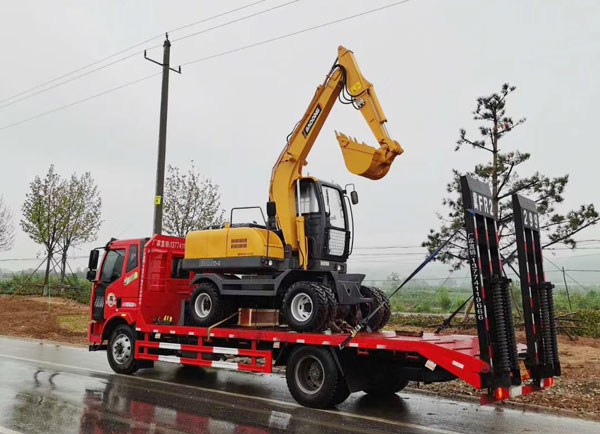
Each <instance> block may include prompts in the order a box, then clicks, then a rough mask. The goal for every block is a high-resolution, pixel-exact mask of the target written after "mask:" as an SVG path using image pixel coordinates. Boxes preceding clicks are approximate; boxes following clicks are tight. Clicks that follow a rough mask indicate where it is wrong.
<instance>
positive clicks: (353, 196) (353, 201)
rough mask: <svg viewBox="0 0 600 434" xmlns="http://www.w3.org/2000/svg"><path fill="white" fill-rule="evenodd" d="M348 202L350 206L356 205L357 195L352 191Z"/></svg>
mask: <svg viewBox="0 0 600 434" xmlns="http://www.w3.org/2000/svg"><path fill="white" fill-rule="evenodd" d="M350 201H351V202H352V205H356V204H357V203H358V193H357V192H356V190H352V191H351V192H350Z"/></svg>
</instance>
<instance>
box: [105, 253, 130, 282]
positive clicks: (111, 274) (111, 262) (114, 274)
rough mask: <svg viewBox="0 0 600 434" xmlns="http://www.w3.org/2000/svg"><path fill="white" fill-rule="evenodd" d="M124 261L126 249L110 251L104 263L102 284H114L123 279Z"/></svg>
mask: <svg viewBox="0 0 600 434" xmlns="http://www.w3.org/2000/svg"><path fill="white" fill-rule="evenodd" d="M124 259H125V249H117V250H109V251H108V252H107V253H106V257H105V258H104V263H103V264H102V274H101V275H100V282H102V283H112V282H114V281H115V280H117V279H118V278H119V277H121V272H122V270H123V260H124Z"/></svg>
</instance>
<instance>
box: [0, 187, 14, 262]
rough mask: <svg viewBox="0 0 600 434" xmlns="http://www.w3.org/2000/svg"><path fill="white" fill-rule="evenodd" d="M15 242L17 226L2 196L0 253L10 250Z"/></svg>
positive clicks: (0, 207)
mask: <svg viewBox="0 0 600 434" xmlns="http://www.w3.org/2000/svg"><path fill="white" fill-rule="evenodd" d="M14 241H15V226H14V224H13V220H12V214H11V212H10V209H9V208H8V206H7V205H6V204H5V203H4V200H3V199H2V196H0V252H4V251H6V250H10V248H11V247H12V245H13V243H14Z"/></svg>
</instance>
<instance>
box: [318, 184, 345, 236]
mask: <svg viewBox="0 0 600 434" xmlns="http://www.w3.org/2000/svg"><path fill="white" fill-rule="evenodd" d="M323 201H324V202H325V214H327V217H329V224H330V225H331V226H333V227H336V228H340V229H346V219H345V218H344V207H343V204H342V196H341V194H340V191H339V190H337V189H335V188H332V187H328V186H326V185H324V186H323Z"/></svg>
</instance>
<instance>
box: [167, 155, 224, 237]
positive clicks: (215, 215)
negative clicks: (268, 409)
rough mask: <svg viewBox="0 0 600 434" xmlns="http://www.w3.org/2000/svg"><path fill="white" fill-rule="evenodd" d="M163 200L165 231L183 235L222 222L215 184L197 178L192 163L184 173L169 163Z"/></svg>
mask: <svg viewBox="0 0 600 434" xmlns="http://www.w3.org/2000/svg"><path fill="white" fill-rule="evenodd" d="M164 201H165V202H164V212H165V215H164V222H163V227H164V231H165V233H167V234H170V235H175V236H178V237H184V236H185V235H186V234H187V233H188V232H190V231H193V230H198V229H206V228H208V227H211V226H216V225H220V224H222V223H223V215H224V210H222V209H221V195H220V193H219V186H218V185H216V184H214V183H213V182H212V181H211V180H210V179H203V178H201V177H200V174H199V173H198V172H197V171H196V168H195V166H194V164H193V162H192V166H191V168H190V169H189V170H188V172H187V173H186V174H182V173H181V172H180V171H179V168H177V167H173V166H171V165H169V167H168V175H167V180H166V191H165V195H164Z"/></svg>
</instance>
